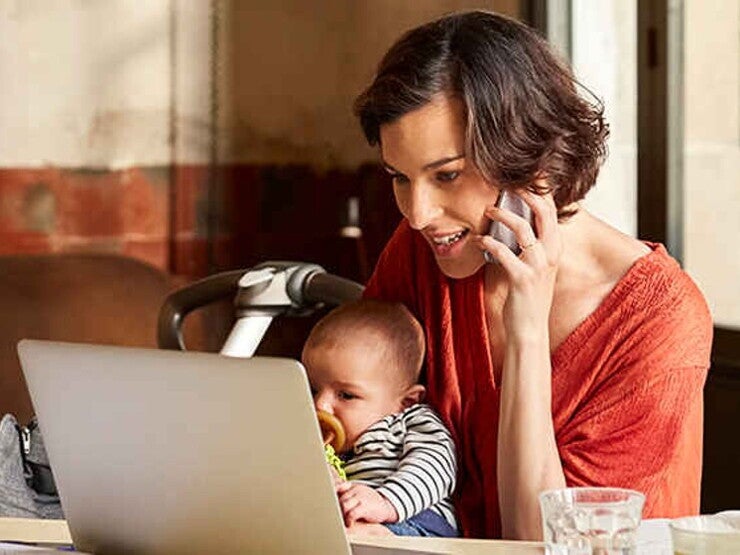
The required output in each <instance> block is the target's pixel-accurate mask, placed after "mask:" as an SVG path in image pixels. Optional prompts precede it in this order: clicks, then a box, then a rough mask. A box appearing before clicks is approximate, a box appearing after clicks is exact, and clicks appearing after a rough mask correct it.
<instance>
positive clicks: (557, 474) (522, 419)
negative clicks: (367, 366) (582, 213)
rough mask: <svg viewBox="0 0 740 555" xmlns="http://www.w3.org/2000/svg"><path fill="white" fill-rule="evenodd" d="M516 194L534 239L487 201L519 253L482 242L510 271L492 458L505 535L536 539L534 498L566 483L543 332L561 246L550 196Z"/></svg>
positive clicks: (486, 239)
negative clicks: (531, 215)
mask: <svg viewBox="0 0 740 555" xmlns="http://www.w3.org/2000/svg"><path fill="white" fill-rule="evenodd" d="M521 196H522V198H523V199H524V200H525V201H526V202H527V204H529V206H530V207H531V208H532V212H533V213H534V215H535V223H536V226H537V229H538V232H539V233H538V237H536V236H535V234H534V230H533V229H532V227H531V226H530V225H529V223H528V222H527V221H526V220H524V219H523V218H520V217H519V216H516V215H515V214H513V213H511V212H508V211H505V210H500V209H497V208H493V207H491V209H490V210H489V211H488V213H487V215H488V216H489V217H490V218H491V219H494V220H498V221H501V222H503V223H504V224H506V225H507V226H508V227H510V228H511V229H512V230H513V231H514V232H515V233H516V235H517V239H518V240H519V244H520V245H522V247H523V251H522V253H521V255H520V256H519V257H517V256H515V255H514V254H513V253H512V252H511V251H510V250H509V249H508V247H506V246H505V245H503V244H502V243H499V242H498V241H495V240H494V239H492V238H491V237H487V236H484V237H481V238H480V241H481V246H482V247H484V248H485V249H486V250H488V251H490V252H491V253H492V254H493V256H494V257H496V259H497V260H498V261H499V262H500V264H501V266H502V267H503V269H504V270H505V272H506V274H507V277H508V295H507V299H506V302H505V304H504V308H503V321H504V324H505V326H506V348H505V352H504V364H503V371H502V381H501V398H500V413H499V431H498V457H497V458H498V469H497V478H498V494H499V504H500V508H501V522H502V528H503V536H504V537H505V538H511V539H540V538H541V537H542V525H541V519H540V510H539V499H538V496H539V494H540V492H542V491H543V490H546V489H553V488H561V487H565V476H564V474H563V467H562V464H561V462H560V457H559V454H558V448H557V444H556V442H555V432H554V429H553V422H552V409H551V406H552V394H551V389H552V388H551V382H552V378H551V370H552V369H551V365H550V341H549V331H548V330H549V328H548V323H549V315H550V307H551V305H552V296H553V290H554V286H555V277H556V275H557V265H558V260H559V257H560V251H561V246H560V238H559V235H558V229H557V225H558V224H557V210H556V208H555V203H554V202H553V200H552V197H551V196H550V195H545V196H539V195H535V194H532V193H529V192H526V191H523V192H521Z"/></svg>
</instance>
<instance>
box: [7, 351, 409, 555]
mask: <svg viewBox="0 0 740 555" xmlns="http://www.w3.org/2000/svg"><path fill="white" fill-rule="evenodd" d="M18 353H19V355H20V360H21V365H22V367H23V372H24V375H25V377H26V382H27V384H28V388H29V390H30V393H31V398H32V401H33V405H34V407H35V410H36V413H37V415H38V418H39V422H40V426H41V430H42V432H43V434H44V442H45V446H46V450H47V453H48V455H49V461H50V463H51V466H52V468H53V470H54V475H55V479H56V483H57V488H58V490H59V495H60V497H61V500H62V505H63V507H64V511H65V516H66V518H67V522H68V525H69V528H70V532H71V535H72V539H73V541H74V545H75V548H76V549H77V550H80V551H87V552H91V553H96V554H103V555H107V554H117V553H127V554H137V553H146V554H170V553H178V554H181V553H182V554H186V553H199V554H202V553H212V554H217V553H265V554H267V553H280V554H284V553H321V554H327V553H331V554H335V553H336V554H349V553H354V554H355V555H357V554H359V553H361V552H363V551H364V552H366V553H390V552H399V553H421V552H420V551H415V550H390V549H385V548H373V547H370V546H365V547H363V546H356V547H355V549H354V551H353V550H352V549H351V548H350V545H349V542H348V540H347V537H346V535H345V530H344V526H343V521H342V515H341V511H340V508H339V504H338V501H337V499H336V495H335V493H334V489H333V486H332V482H331V478H330V475H329V473H328V472H327V468H326V461H325V459H324V453H323V444H322V440H321V434H320V431H319V426H318V423H317V421H316V416H315V413H314V408H313V402H312V398H311V393H310V389H309V385H308V381H307V379H306V375H305V371H304V369H303V367H302V366H301V364H300V363H299V362H297V361H295V360H291V359H282V358H260V357H255V358H250V359H239V358H230V357H225V356H221V355H216V354H206V353H193V352H188V353H183V352H176V351H163V350H156V349H133V348H124V347H110V346H101V345H85V344H71V343H57V342H50V341H36V340H23V341H21V342H20V343H19V345H18Z"/></svg>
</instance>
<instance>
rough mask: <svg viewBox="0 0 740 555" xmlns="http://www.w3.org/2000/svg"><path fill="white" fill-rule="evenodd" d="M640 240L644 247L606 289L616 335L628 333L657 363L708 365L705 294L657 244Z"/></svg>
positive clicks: (709, 322)
mask: <svg viewBox="0 0 740 555" xmlns="http://www.w3.org/2000/svg"><path fill="white" fill-rule="evenodd" d="M644 244H645V246H646V247H647V248H648V249H649V252H648V253H647V254H645V255H643V256H641V257H639V258H637V259H636V260H635V261H634V262H633V264H632V265H631V266H630V267H629V269H628V270H627V272H626V273H625V274H624V276H622V278H621V279H620V280H619V282H618V283H617V285H616V286H615V288H614V291H613V292H612V295H611V297H612V298H611V299H610V300H611V303H609V304H610V311H611V312H613V315H615V316H616V318H614V319H613V321H614V322H616V323H617V325H618V329H617V330H615V337H622V338H623V339H625V340H626V339H627V338H629V340H628V341H627V342H626V344H630V345H632V346H633V348H635V349H636V350H637V351H640V352H643V357H644V358H647V359H653V358H656V359H657V358H660V359H661V361H660V362H661V364H659V365H658V366H661V365H662V364H665V365H668V366H674V367H678V366H682V367H689V366H691V367H706V366H708V364H709V355H710V350H711V341H712V317H711V314H710V312H709V308H708V306H707V302H706V300H705V298H704V295H703V294H702V293H701V291H700V290H699V288H698V286H697V285H696V283H694V281H693V280H692V279H691V277H690V276H689V275H688V274H687V273H686V272H685V271H684V270H683V269H682V268H681V266H680V265H679V264H678V262H677V261H676V260H675V259H674V258H673V257H672V256H671V255H670V254H669V253H668V251H667V250H666V248H665V247H664V246H663V245H662V244H658V243H649V242H645V243H644ZM648 352H650V353H652V355H649V354H648ZM656 363H657V360H656Z"/></svg>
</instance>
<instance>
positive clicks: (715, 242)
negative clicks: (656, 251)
mask: <svg viewBox="0 0 740 555" xmlns="http://www.w3.org/2000/svg"><path fill="white" fill-rule="evenodd" d="M685 10H686V11H685V27H684V34H685V41H686V50H685V54H686V58H685V82H686V89H685V108H684V117H685V124H686V127H685V135H684V140H685V142H684V155H685V161H684V190H685V203H684V213H685V214H684V222H685V228H684V241H685V249H684V251H685V266H686V268H687V270H688V271H689V273H690V274H691V275H692V276H693V277H694V278H695V279H696V280H697V282H698V283H699V285H700V286H701V288H702V289H703V291H704V293H705V294H706V296H707V299H708V301H709V304H710V307H711V309H712V312H713V314H714V318H715V321H716V322H717V323H719V324H720V325H727V326H732V327H735V328H739V329H740V2H738V1H737V0H686V2H685Z"/></svg>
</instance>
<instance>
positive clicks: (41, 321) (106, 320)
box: [0, 254, 174, 422]
mask: <svg viewBox="0 0 740 555" xmlns="http://www.w3.org/2000/svg"><path fill="white" fill-rule="evenodd" d="M173 285H174V284H173V283H172V280H171V279H170V277H169V276H168V275H167V274H166V273H164V272H162V271H160V270H158V269H156V268H154V267H152V266H149V265H147V264H145V263H143V262H140V261H138V260H135V259H133V258H126V257H122V256H116V255H104V254H58V255H40V256H0V414H2V413H6V412H12V413H14V414H15V415H16V416H17V417H18V419H19V420H20V421H21V422H25V421H26V420H28V419H29V418H30V416H31V414H32V412H33V408H32V406H31V401H30V398H29V395H28V391H27V389H26V384H25V382H24V380H23V376H22V374H21V370H20V365H19V362H18V355H17V353H16V344H17V343H18V341H19V340H20V339H22V338H26V337H27V338H36V339H52V340H59V341H79V342H90V343H104V344H110V345H121V346H138V347H155V346H156V329H157V328H156V326H157V316H158V313H159V308H160V306H161V304H162V301H163V300H164V298H165V297H166V295H167V294H168V292H169V291H170V290H171V289H172V288H173Z"/></svg>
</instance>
